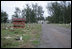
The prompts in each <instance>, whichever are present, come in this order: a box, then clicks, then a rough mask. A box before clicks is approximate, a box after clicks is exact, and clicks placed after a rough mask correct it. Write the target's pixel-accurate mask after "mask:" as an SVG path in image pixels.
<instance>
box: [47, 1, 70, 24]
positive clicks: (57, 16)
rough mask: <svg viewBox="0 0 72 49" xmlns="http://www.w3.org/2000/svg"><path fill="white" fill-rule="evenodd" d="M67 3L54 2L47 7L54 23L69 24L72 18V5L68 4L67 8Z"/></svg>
mask: <svg viewBox="0 0 72 49" xmlns="http://www.w3.org/2000/svg"><path fill="white" fill-rule="evenodd" d="M67 4H68V3H67V2H66V1H62V2H60V3H58V2H54V3H51V5H50V6H47V10H48V11H50V13H51V16H52V18H51V20H50V21H52V22H53V23H69V22H70V20H69V19H70V17H71V14H69V13H71V11H70V10H71V9H70V8H71V7H70V6H71V5H69V4H68V6H67ZM68 7H69V8H68Z"/></svg>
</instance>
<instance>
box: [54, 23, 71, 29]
mask: <svg viewBox="0 0 72 49" xmlns="http://www.w3.org/2000/svg"><path fill="white" fill-rule="evenodd" d="M55 25H58V26H60V27H64V28H71V25H70V24H55Z"/></svg>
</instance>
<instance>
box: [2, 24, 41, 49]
mask: <svg viewBox="0 0 72 49" xmlns="http://www.w3.org/2000/svg"><path fill="white" fill-rule="evenodd" d="M6 26H7V27H9V26H12V24H7V25H6ZM3 27H4V28H3ZM40 32H41V25H40V24H25V27H24V28H18V29H10V28H8V29H5V25H4V24H1V47H2V48H35V47H37V46H38V44H39V37H40ZM20 36H22V40H16V38H17V37H20ZM5 37H11V38H8V39H6V38H5Z"/></svg>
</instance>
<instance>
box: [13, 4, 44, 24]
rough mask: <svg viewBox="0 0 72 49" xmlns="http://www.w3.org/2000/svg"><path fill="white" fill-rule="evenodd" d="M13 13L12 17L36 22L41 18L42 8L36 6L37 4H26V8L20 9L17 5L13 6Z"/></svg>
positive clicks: (27, 21)
mask: <svg viewBox="0 0 72 49" xmlns="http://www.w3.org/2000/svg"><path fill="white" fill-rule="evenodd" d="M15 9H16V11H15V12H14V13H15V14H14V15H12V18H14V17H16V18H25V19H26V23H37V21H38V20H43V19H44V17H43V13H44V11H43V8H42V7H41V6H38V4H37V3H36V4H32V5H31V6H29V5H28V4H26V8H24V9H22V10H20V9H19V8H18V7H16V8H15Z"/></svg>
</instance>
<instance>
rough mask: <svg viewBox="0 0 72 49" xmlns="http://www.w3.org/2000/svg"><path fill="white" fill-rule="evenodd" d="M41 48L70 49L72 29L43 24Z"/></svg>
mask: <svg viewBox="0 0 72 49" xmlns="http://www.w3.org/2000/svg"><path fill="white" fill-rule="evenodd" d="M40 39H41V40H40V45H39V48H70V47H71V29H66V28H63V27H59V26H56V25H53V24H42V34H41V36H40Z"/></svg>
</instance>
